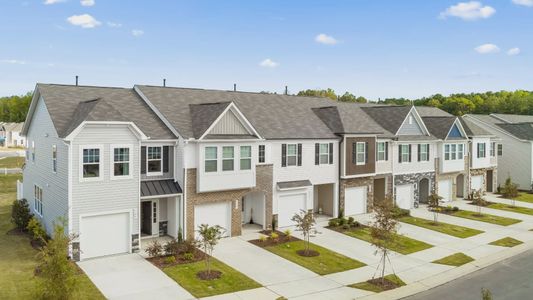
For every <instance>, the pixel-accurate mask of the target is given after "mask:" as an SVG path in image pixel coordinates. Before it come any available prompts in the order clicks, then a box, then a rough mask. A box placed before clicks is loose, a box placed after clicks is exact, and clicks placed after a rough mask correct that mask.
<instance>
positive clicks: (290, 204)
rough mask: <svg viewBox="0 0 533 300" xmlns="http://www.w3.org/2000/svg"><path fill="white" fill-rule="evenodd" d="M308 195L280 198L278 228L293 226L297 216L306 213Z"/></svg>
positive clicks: (283, 196)
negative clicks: (294, 218) (293, 218)
mask: <svg viewBox="0 0 533 300" xmlns="http://www.w3.org/2000/svg"><path fill="white" fill-rule="evenodd" d="M306 202H307V194H305V193H302V194H293V195H282V196H279V197H278V226H279V227H286V226H292V225H294V224H295V223H294V222H293V221H292V220H291V219H292V217H293V216H294V215H295V214H300V213H301V211H302V210H304V211H306V207H307V205H306Z"/></svg>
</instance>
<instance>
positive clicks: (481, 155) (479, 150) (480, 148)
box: [477, 143, 486, 158]
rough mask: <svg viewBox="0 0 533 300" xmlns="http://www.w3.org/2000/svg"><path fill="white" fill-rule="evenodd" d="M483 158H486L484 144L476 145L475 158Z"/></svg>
mask: <svg viewBox="0 0 533 300" xmlns="http://www.w3.org/2000/svg"><path fill="white" fill-rule="evenodd" d="M484 157H486V153H485V143H478V144H477V158H484Z"/></svg>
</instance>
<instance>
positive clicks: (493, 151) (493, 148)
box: [490, 142, 496, 157]
mask: <svg viewBox="0 0 533 300" xmlns="http://www.w3.org/2000/svg"><path fill="white" fill-rule="evenodd" d="M495 156H496V143H495V142H492V143H490V157H495Z"/></svg>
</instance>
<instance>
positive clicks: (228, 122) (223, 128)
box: [207, 109, 252, 135]
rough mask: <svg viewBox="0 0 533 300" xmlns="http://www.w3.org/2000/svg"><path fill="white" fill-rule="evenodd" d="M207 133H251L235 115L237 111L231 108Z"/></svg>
mask: <svg viewBox="0 0 533 300" xmlns="http://www.w3.org/2000/svg"><path fill="white" fill-rule="evenodd" d="M207 134H221V135H241V134H242V135H251V134H252V133H251V132H250V131H248V129H246V127H245V125H244V124H243V123H242V122H241V120H239V118H237V116H235V113H234V112H233V111H232V110H231V109H229V110H227V111H226V113H224V114H223V115H222V117H221V118H220V119H219V120H218V121H217V122H216V124H215V126H213V128H211V130H209V132H208V133H207Z"/></svg>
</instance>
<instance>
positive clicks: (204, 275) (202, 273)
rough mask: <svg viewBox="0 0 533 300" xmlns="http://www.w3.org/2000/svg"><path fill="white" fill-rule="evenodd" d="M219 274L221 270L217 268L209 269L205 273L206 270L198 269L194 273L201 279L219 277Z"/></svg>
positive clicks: (220, 274)
mask: <svg viewBox="0 0 533 300" xmlns="http://www.w3.org/2000/svg"><path fill="white" fill-rule="evenodd" d="M220 276H222V272H220V271H217V270H211V272H209V273H207V270H206V271H200V272H198V273H196V277H198V279H201V280H213V279H219V278H220Z"/></svg>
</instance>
